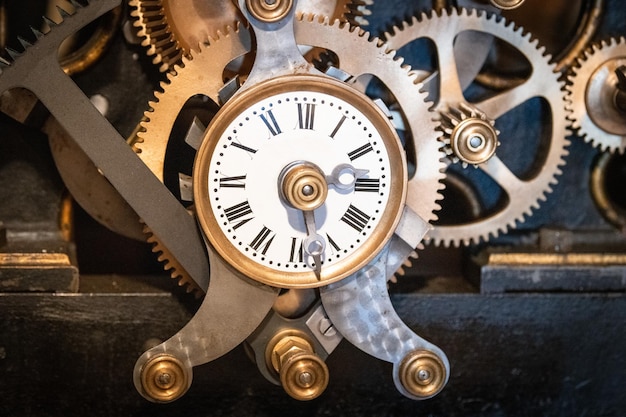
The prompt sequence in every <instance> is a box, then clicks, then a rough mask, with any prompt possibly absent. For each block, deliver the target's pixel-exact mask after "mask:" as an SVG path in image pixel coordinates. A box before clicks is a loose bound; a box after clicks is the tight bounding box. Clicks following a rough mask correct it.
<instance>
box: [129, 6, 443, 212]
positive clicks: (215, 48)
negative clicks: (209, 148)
mask: <svg viewBox="0 0 626 417" xmlns="http://www.w3.org/2000/svg"><path fill="white" fill-rule="evenodd" d="M295 32H296V40H297V41H298V42H299V43H301V44H304V45H311V46H315V47H321V48H325V49H332V50H333V51H334V52H335V53H336V54H337V55H338V56H339V57H340V61H341V62H342V68H341V70H342V71H345V72H346V73H348V74H351V75H352V79H354V80H355V81H356V80H358V78H359V76H360V75H363V74H373V75H374V76H375V77H377V78H378V79H380V80H381V81H382V82H383V83H385V84H386V85H387V86H388V88H389V90H390V91H392V92H393V94H394V96H395V98H396V99H397V101H398V103H399V105H400V108H401V110H402V111H403V112H404V116H405V118H406V120H407V123H408V126H409V132H410V133H411V134H412V139H413V141H414V144H413V146H412V148H413V149H415V150H416V151H415V157H414V158H413V160H415V161H416V167H417V168H416V172H415V174H414V176H413V178H412V179H411V180H410V181H409V182H410V183H411V184H413V189H414V190H417V191H415V192H414V193H413V194H412V195H409V196H408V197H407V204H408V205H409V206H410V207H411V208H412V209H413V211H414V212H416V213H417V214H419V215H420V216H421V217H422V218H423V219H424V220H426V221H429V222H432V221H434V220H436V219H437V216H436V214H435V212H436V211H437V210H438V209H439V205H438V203H437V201H438V200H440V199H441V194H440V192H441V190H442V189H443V185H442V183H441V181H442V180H443V176H444V174H443V169H444V167H445V165H444V163H443V162H442V157H443V152H442V151H441V143H440V142H439V141H437V140H436V137H437V133H436V126H437V125H436V123H435V122H434V121H433V120H432V117H431V114H430V112H429V110H428V104H427V103H426V102H425V101H424V93H421V92H420V88H421V86H420V85H419V84H416V82H415V79H414V77H413V75H411V74H410V72H409V68H407V67H403V66H402V65H401V61H400V60H395V59H394V53H393V52H389V51H388V49H387V48H386V47H385V46H384V45H383V44H381V43H379V42H377V41H376V40H368V34H367V33H366V32H363V31H360V30H355V29H353V28H350V27H349V26H348V25H345V24H340V23H338V22H335V23H333V24H330V23H328V20H326V21H325V22H323V23H322V22H320V21H319V20H317V19H315V18H312V17H310V18H305V17H301V18H299V19H296V22H295ZM250 45H251V38H250V33H249V32H248V31H247V29H245V28H243V27H239V28H238V29H234V30H233V29H228V30H226V31H225V33H224V34H221V36H220V37H219V38H217V39H209V42H208V43H207V44H205V45H203V46H202V47H201V50H200V52H198V53H194V54H193V56H192V57H191V58H189V59H188V58H183V66H182V67H176V68H175V69H176V74H173V73H171V74H168V82H167V83H164V84H163V85H162V88H163V92H156V93H155V98H156V100H155V101H153V102H150V103H149V106H150V110H149V111H148V112H146V115H145V116H146V119H147V121H146V122H143V123H142V130H143V131H142V132H139V133H138V137H139V142H138V143H137V144H136V146H137V148H139V149H140V154H139V156H140V158H141V159H142V160H143V161H144V162H145V163H146V165H147V166H148V167H149V168H150V170H151V171H152V172H153V173H154V174H155V175H156V176H157V177H158V178H159V179H160V180H161V181H163V180H164V161H165V157H166V153H167V148H168V141H169V139H170V134H171V129H172V126H173V124H174V122H175V120H176V118H177V116H178V114H179V112H180V110H181V109H182V107H183V105H184V104H185V103H186V102H187V100H188V99H189V98H191V97H194V96H197V95H203V96H205V97H207V98H208V99H209V100H211V101H213V103H219V102H220V99H219V95H220V94H219V93H220V90H221V89H222V87H224V82H223V80H222V73H223V70H224V68H225V66H226V65H227V64H228V63H229V62H231V61H232V60H233V59H235V58H237V57H239V56H242V55H244V54H246V53H248V52H250V50H251V46H250ZM355 45H358V48H359V50H361V51H363V53H360V54H353V51H354V48H355ZM373 57H376V58H373ZM409 159H411V158H409Z"/></svg>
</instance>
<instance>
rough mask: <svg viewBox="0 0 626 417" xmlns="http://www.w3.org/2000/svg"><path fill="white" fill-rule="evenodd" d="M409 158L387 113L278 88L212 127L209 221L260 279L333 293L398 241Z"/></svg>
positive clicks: (337, 97)
mask: <svg viewBox="0 0 626 417" xmlns="http://www.w3.org/2000/svg"><path fill="white" fill-rule="evenodd" d="M364 106H365V107H366V110H365V111H364V109H363V107H364ZM221 115H224V116H223V117H221ZM402 155H403V152H402V149H401V147H400V144H399V141H398V139H397V137H396V136H395V132H394V131H393V128H392V127H391V125H390V124H389V122H388V121H387V120H386V118H385V117H384V115H383V114H382V112H381V111H380V110H379V109H377V108H376V107H375V106H374V105H373V104H371V102H370V101H369V100H368V99H367V98H365V97H364V96H361V95H360V94H358V93H356V92H354V91H352V90H351V89H349V87H346V86H344V85H343V84H341V83H339V82H335V81H333V80H326V79H325V78H323V79H322V78H321V77H314V76H298V77H289V78H287V79H284V80H281V79H279V80H278V81H276V80H273V81H272V82H271V83H269V84H261V85H260V87H257V88H253V89H252V90H251V91H250V92H245V93H244V94H242V95H240V96H238V97H236V98H235V101H234V103H232V104H231V103H229V104H227V106H225V107H224V108H223V109H222V113H220V115H218V118H217V120H216V121H214V122H213V123H212V125H211V126H209V129H208V131H207V135H206V136H205V141H204V142H203V145H202V146H201V148H200V151H199V154H198V159H197V162H196V168H195V170H194V177H195V178H196V179H197V183H196V184H194V190H195V192H196V205H197V208H198V212H199V219H200V222H201V225H202V226H203V230H204V232H205V234H206V235H207V236H208V238H209V241H210V242H211V244H213V245H214V246H215V247H216V249H217V250H218V252H219V253H220V255H222V256H223V257H224V258H225V259H226V260H227V261H228V262H229V263H231V264H232V265H233V266H234V267H235V268H237V269H239V270H240V271H241V272H243V273H244V274H246V275H248V276H250V277H251V278H253V279H257V280H260V281H262V282H265V283H269V284H273V285H279V286H287V287H305V286H316V285H322V284H326V283H328V282H332V281H335V280H338V279H341V278H342V277H345V276H346V275H347V274H349V273H352V272H354V271H355V270H356V269H358V268H359V267H362V266H363V265H364V262H365V263H366V262H367V260H369V259H371V258H372V257H373V256H374V255H375V254H376V252H377V251H378V250H380V248H381V247H382V246H383V245H384V243H385V242H386V240H387V239H388V238H389V237H390V236H391V234H392V233H393V230H394V229H395V225H396V223H397V220H398V217H399V213H400V212H401V211H402V210H401V208H402V205H403V202H404V195H405V193H406V191H405V185H406V170H405V168H404V167H405V163H404V160H403V156H402ZM294 172H296V174H294ZM298 175H301V177H302V178H300V177H298ZM292 180H293V181H292ZM292 183H293V184H295V185H293V186H292V185H290V184H292ZM289 187H292V188H289ZM287 188H289V191H285V190H286V189H287ZM292 191H293V192H294V194H293V195H292V194H291V192H292ZM309 197H310V198H316V204H315V205H314V206H310V205H307V201H308V199H309ZM307 216H308V217H307ZM307 218H308V219H309V224H308V227H307V222H306V221H305V219H307Z"/></svg>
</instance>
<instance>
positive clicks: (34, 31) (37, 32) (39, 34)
mask: <svg viewBox="0 0 626 417" xmlns="http://www.w3.org/2000/svg"><path fill="white" fill-rule="evenodd" d="M29 28H30V31H31V32H32V34H33V35H35V39H41V38H43V37H44V34H43V33H42V32H41V31H40V30H39V29H35V28H34V27H32V26H29Z"/></svg>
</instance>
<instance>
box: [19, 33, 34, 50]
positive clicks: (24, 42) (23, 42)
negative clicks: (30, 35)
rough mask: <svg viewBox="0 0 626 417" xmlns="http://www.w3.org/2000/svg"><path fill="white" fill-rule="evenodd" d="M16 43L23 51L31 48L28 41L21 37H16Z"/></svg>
mask: <svg viewBox="0 0 626 417" xmlns="http://www.w3.org/2000/svg"><path fill="white" fill-rule="evenodd" d="M17 40H18V42H19V43H20V45H22V48H24V50H26V49H28V48H30V47H31V46H33V44H32V43H31V42H29V41H27V40H26V39H24V38H22V37H21V36H18V37H17Z"/></svg>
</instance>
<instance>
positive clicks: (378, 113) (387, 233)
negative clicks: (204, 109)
mask: <svg viewBox="0 0 626 417" xmlns="http://www.w3.org/2000/svg"><path fill="white" fill-rule="evenodd" d="M296 91H310V92H320V93H325V94H329V95H332V96H334V97H338V98H340V99H342V100H344V101H346V102H348V103H350V104H351V105H353V106H355V107H356V108H357V109H359V110H360V111H361V112H362V113H363V115H364V116H365V117H366V118H367V119H368V120H369V121H370V122H371V123H372V124H373V125H374V127H375V128H376V130H377V131H378V132H379V133H380V135H381V138H382V140H383V143H384V146H385V148H386V150H387V152H388V154H389V158H390V169H391V172H390V178H391V181H390V186H389V191H388V192H389V202H388V204H387V206H386V207H385V209H384V210H383V212H382V213H381V218H380V220H379V223H378V225H377V227H376V228H375V229H374V230H373V231H372V232H371V234H370V235H369V236H368V237H367V241H366V242H364V243H363V244H362V245H361V247H360V248H358V249H357V250H355V252H354V253H353V254H352V255H350V256H348V257H347V258H346V259H342V260H339V261H337V262H333V263H332V264H326V265H324V267H323V268H322V271H321V273H320V274H319V275H318V274H317V273H316V272H315V271H314V270H313V269H311V270H310V271H298V272H285V271H279V270H276V269H272V268H269V267H267V266H265V265H262V264H260V263H256V262H254V261H253V260H251V259H250V258H248V257H247V256H245V255H244V254H243V253H241V252H240V251H239V250H238V249H237V248H236V247H235V246H234V245H233V244H232V243H231V241H230V239H229V238H228V237H227V236H225V235H224V233H223V232H222V230H221V227H220V226H219V224H218V221H217V219H216V217H215V214H214V213H213V211H212V209H211V203H210V198H209V197H210V188H209V178H208V172H209V167H210V162H211V157H212V155H213V153H214V151H215V148H216V146H217V143H218V140H219V138H221V136H222V135H223V133H224V131H225V130H226V129H227V127H228V125H229V124H230V123H231V122H232V121H233V120H235V119H236V117H237V116H239V115H240V114H241V113H242V112H243V111H245V110H247V109H248V108H249V107H250V106H252V105H254V104H255V103H258V102H259V101H261V100H263V99H265V98H268V97H271V96H273V95H277V94H280V93H285V92H296ZM193 182H194V184H193V189H194V201H195V207H196V213H197V218H198V221H199V223H200V226H201V228H202V231H203V233H204V234H205V236H206V237H207V239H208V242H209V243H210V244H211V245H212V247H213V248H214V249H215V251H216V252H217V253H218V254H219V255H220V256H221V257H222V258H223V259H224V261H225V262H226V263H227V264H229V265H231V266H232V267H234V268H235V269H236V270H237V271H239V272H240V273H242V274H243V275H245V276H246V277H249V278H251V279H254V280H256V281H259V282H261V283H264V284H268V285H272V286H275V287H281V288H315V287H320V286H323V285H327V284H330V283H333V282H337V281H339V280H341V279H343V278H345V277H347V276H349V275H351V274H353V273H355V272H356V271H358V270H359V269H361V268H363V267H364V266H365V265H367V264H368V263H369V262H370V261H371V260H372V259H373V258H374V257H375V256H376V255H377V254H378V253H379V252H380V251H381V250H382V249H383V247H384V246H385V244H386V243H387V242H388V241H389V239H390V238H391V236H392V235H393V233H394V231H395V229H396V227H397V225H398V222H399V220H400V217H401V214H402V211H403V207H404V203H405V200H406V193H407V169H406V158H405V154H404V150H403V148H402V145H401V143H400V140H399V138H398V136H397V133H396V131H395V129H394V127H393V126H392V125H391V123H390V122H389V119H388V118H387V116H386V115H385V114H384V113H383V112H382V110H381V109H380V108H378V106H376V105H375V104H374V103H373V102H372V101H371V100H370V99H369V98H368V97H367V96H365V95H364V94H362V93H360V92H358V91H356V90H354V89H352V88H351V87H349V86H347V85H345V84H344V83H342V82H340V81H337V80H335V79H332V78H328V77H325V76H317V75H290V76H283V77H277V78H274V79H271V80H268V81H265V82H262V83H259V84H257V85H255V86H253V87H250V88H249V89H247V90H245V91H243V92H242V93H241V94H238V95H236V96H235V97H234V98H233V99H231V100H230V101H229V102H228V103H226V104H225V105H224V107H223V108H222V109H221V110H220V112H219V113H218V114H217V115H216V117H215V118H214V119H213V121H212V122H211V124H210V125H209V127H208V129H207V131H206V132H205V136H204V138H203V142H202V145H201V146H200V149H199V150H198V154H197V156H196V162H195V166H194V175H193Z"/></svg>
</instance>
